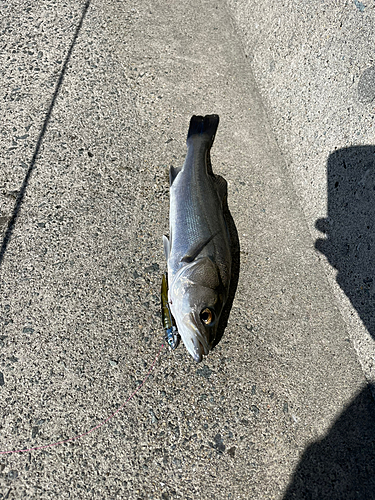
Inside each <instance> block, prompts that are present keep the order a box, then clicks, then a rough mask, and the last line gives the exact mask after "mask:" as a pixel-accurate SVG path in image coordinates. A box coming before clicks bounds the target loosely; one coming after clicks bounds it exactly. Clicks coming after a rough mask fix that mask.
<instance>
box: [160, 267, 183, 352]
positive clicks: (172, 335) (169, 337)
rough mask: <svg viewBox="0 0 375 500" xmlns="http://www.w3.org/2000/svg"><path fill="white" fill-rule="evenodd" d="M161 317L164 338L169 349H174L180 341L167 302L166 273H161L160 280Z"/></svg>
mask: <svg viewBox="0 0 375 500" xmlns="http://www.w3.org/2000/svg"><path fill="white" fill-rule="evenodd" d="M161 317H162V321H163V327H164V330H165V334H164V339H165V341H166V342H167V344H168V346H169V348H170V350H171V351H174V350H175V349H176V347H177V346H178V344H179V342H180V336H179V334H178V331H177V327H176V323H175V321H174V318H173V316H172V313H171V310H170V308H169V303H168V284H167V275H166V273H164V274H163V278H162V281H161Z"/></svg>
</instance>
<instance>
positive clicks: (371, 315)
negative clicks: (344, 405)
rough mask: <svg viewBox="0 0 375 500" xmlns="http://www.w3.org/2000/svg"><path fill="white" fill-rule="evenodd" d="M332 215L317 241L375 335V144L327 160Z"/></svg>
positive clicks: (321, 227) (322, 222)
mask: <svg viewBox="0 0 375 500" xmlns="http://www.w3.org/2000/svg"><path fill="white" fill-rule="evenodd" d="M327 172H328V217H327V218H325V219H319V220H318V221H317V222H316V227H317V229H319V231H321V232H323V233H324V234H325V235H326V238H325V239H318V240H317V241H316V244H315V246H316V248H317V249H318V250H319V251H320V252H322V253H323V254H324V255H325V256H326V257H327V259H328V261H329V262H330V264H331V265H332V266H333V267H334V268H335V269H337V271H338V272H337V282H338V284H339V285H340V287H341V288H342V290H343V291H344V292H345V293H346V295H347V296H348V297H349V299H350V301H351V303H352V304H353V307H355V309H356V310H357V311H358V314H359V315H360V317H361V319H362V321H363V323H364V325H365V326H366V328H367V330H368V331H369V332H370V334H371V335H372V337H374V338H375V258H374V257H375V146H357V147H351V148H346V149H340V150H337V151H335V152H334V153H332V154H331V155H330V156H329V158H328V171H327Z"/></svg>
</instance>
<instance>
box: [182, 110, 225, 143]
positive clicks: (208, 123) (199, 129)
mask: <svg viewBox="0 0 375 500" xmlns="http://www.w3.org/2000/svg"><path fill="white" fill-rule="evenodd" d="M218 126H219V115H206V116H195V115H194V116H192V117H191V120H190V126H189V132H188V136H187V143H189V141H190V140H191V139H192V138H194V137H197V136H198V137H200V138H201V139H203V140H207V142H208V144H209V147H211V146H212V143H213V142H214V139H215V134H216V131H217V127H218Z"/></svg>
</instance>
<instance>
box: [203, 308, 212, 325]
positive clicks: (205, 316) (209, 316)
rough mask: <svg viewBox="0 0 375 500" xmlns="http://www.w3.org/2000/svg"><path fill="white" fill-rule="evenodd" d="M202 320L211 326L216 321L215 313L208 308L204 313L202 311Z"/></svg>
mask: <svg viewBox="0 0 375 500" xmlns="http://www.w3.org/2000/svg"><path fill="white" fill-rule="evenodd" d="M200 319H201V321H202V323H204V324H205V325H211V324H212V323H213V321H214V319H215V315H214V312H213V311H212V310H211V309H209V308H208V307H206V308H205V309H203V311H201V313H200Z"/></svg>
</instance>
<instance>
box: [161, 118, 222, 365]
mask: <svg viewBox="0 0 375 500" xmlns="http://www.w3.org/2000/svg"><path fill="white" fill-rule="evenodd" d="M218 125H219V117H218V115H208V116H205V117H203V116H193V117H192V118H191V120H190V127H189V132H188V136H187V155H186V159H185V162H184V164H183V166H182V167H179V168H175V167H171V168H170V172H169V183H170V214H169V215H170V228H169V229H170V233H169V240H168V238H167V237H166V236H164V252H165V256H166V259H167V264H168V287H169V288H168V305H169V307H170V310H171V312H172V315H173V317H174V319H175V322H176V325H177V330H178V332H179V334H180V336H181V338H182V341H183V342H184V344H185V346H186V349H187V350H188V352H189V353H190V354H191V356H192V357H193V358H194V360H195V361H197V362H199V361H201V360H202V355H203V354H205V355H206V354H208V352H209V351H210V350H211V348H212V346H213V344H214V343H215V338H216V332H217V328H218V324H219V320H220V315H221V312H222V310H223V307H224V305H225V302H226V300H227V297H228V291H229V284H230V276H231V250H230V241H229V232H228V228H227V225H226V222H225V218H224V213H223V209H224V206H225V204H226V197H227V183H226V181H225V179H223V178H222V177H220V176H219V175H215V174H214V173H213V172H212V166H211V159H210V149H211V146H212V144H213V142H214V138H215V134H216V130H217V127H218Z"/></svg>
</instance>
